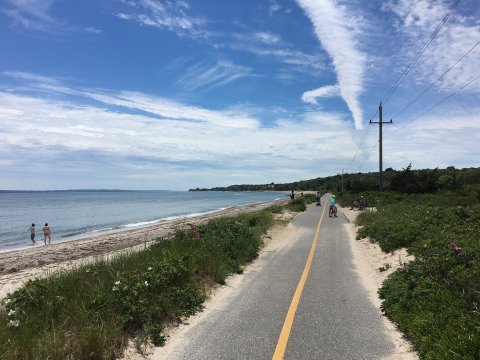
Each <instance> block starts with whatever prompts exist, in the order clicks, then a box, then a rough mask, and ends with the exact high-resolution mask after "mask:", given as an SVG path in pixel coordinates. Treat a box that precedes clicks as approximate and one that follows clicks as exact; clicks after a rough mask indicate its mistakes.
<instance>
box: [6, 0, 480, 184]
mask: <svg viewBox="0 0 480 360" xmlns="http://www.w3.org/2000/svg"><path fill="white" fill-rule="evenodd" d="M453 4H454V1H452V0H449V1H446V0H390V1H375V0H371V1H360V0H338V1H334V0H228V1H219V0H216V1H213V0H196V1H193V0H177V1H173V0H136V1H135V0H82V1H72V0H6V1H2V2H1V3H0V53H1V54H2V56H0V119H1V120H0V121H1V123H0V138H1V141H0V152H1V154H2V156H1V158H0V170H1V172H2V176H1V177H0V189H33V190H41V189H72V188H122V189H171V190H185V189H188V188H192V187H197V186H198V187H213V186H224V185H231V184H244V183H270V182H272V181H273V182H279V183H280V182H290V181H296V180H300V179H310V178H315V177H318V176H328V175H334V174H337V173H341V172H342V170H343V171H345V172H359V171H360V172H366V171H377V170H378V143H377V141H378V126H376V125H369V124H368V121H369V120H370V119H373V120H375V121H377V120H378V115H377V114H375V112H376V109H377V108H378V104H379V102H380V101H382V100H383V102H384V108H383V113H384V120H389V119H391V118H393V121H394V124H392V125H385V126H384V129H385V131H384V167H385V168H386V167H393V168H395V169H401V168H402V167H406V166H407V165H408V164H409V163H412V165H413V167H414V168H426V167H428V168H434V167H437V166H438V167H446V166H450V165H454V166H456V167H459V168H461V167H471V166H479V162H478V154H480V141H478V139H480V119H479V114H480V101H479V100H480V79H478V76H480V61H479V59H480V44H478V42H479V41H480V2H479V1H478V0H463V1H461V2H460V4H459V5H458V6H457V7H456V8H455V10H454V11H453V12H452V13H451V15H450V16H449V17H448V19H447V21H446V22H445V24H444V25H443V26H442V27H441V29H440V31H438V34H437V35H436V36H435V38H434V39H433V41H431V43H430V44H429V46H428V47H427V48H426V49H425V51H424V52H423V53H422V55H421V56H420V57H419V58H418V61H417V62H416V63H415V66H413V67H412V69H411V71H410V72H409V73H408V75H407V76H406V77H405V78H404V79H403V80H402V81H401V83H400V84H399V86H398V88H396V89H395V91H394V92H393V93H391V92H390V93H389V89H390V88H391V87H392V85H394V84H395V82H396V81H397V80H398V79H399V78H400V76H401V75H402V73H403V72H404V71H405V70H406V69H407V67H408V65H409V64H410V63H411V62H412V60H413V59H414V58H415V57H416V55H417V54H419V51H420V49H422V47H423V46H424V45H425V43H426V42H427V40H428V39H429V38H430V36H431V34H432V33H433V31H434V30H435V29H436V27H437V26H438V25H439V24H440V23H441V22H442V19H444V18H445V16H446V15H447V14H448V12H449V9H450V8H451V7H452V5H453ZM477 44H478V46H477ZM459 60H460V61H459ZM449 69H450V70H449ZM447 70H449V71H448V72H447ZM445 73H446V74H445ZM444 74H445V75H444ZM427 89H428V90H427ZM455 92H456V93H455ZM422 93H423V95H422ZM454 93H455V94H454ZM449 96H450V97H449ZM444 99H446V100H445V101H443V102H442V100H444ZM440 102H441V103H440ZM438 103H440V104H439V105H438V106H435V105H437V104H438Z"/></svg>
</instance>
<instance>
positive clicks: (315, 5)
mask: <svg viewBox="0 0 480 360" xmlns="http://www.w3.org/2000/svg"><path fill="white" fill-rule="evenodd" d="M297 1H298V3H299V5H300V6H301V7H302V8H303V9H304V10H305V12H306V14H307V16H308V17H309V18H310V20H311V21H312V23H313V26H314V29H315V34H316V35H317V37H318V39H319V41H320V43H321V44H322V46H323V48H324V49H325V50H326V52H327V53H328V54H329V55H330V57H331V58H332V62H333V65H334V68H335V71H336V73H337V78H338V86H339V87H340V95H341V96H342V98H343V99H344V100H345V102H346V103H347V105H348V107H349V109H350V111H351V112H352V115H353V118H354V120H355V126H356V128H357V129H359V128H362V127H363V114H362V109H361V107H360V103H359V100H358V98H359V96H360V95H361V93H362V91H363V77H364V71H365V61H366V60H365V55H364V54H363V53H362V52H361V51H360V50H359V44H358V40H357V39H356V36H357V34H358V32H359V29H358V28H357V29H353V28H352V23H353V24H355V23H356V22H355V21H353V20H352V19H354V16H353V14H351V13H349V12H348V8H347V7H345V6H340V5H338V3H337V2H335V1H332V0H297Z"/></svg>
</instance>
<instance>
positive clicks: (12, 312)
mask: <svg viewBox="0 0 480 360" xmlns="http://www.w3.org/2000/svg"><path fill="white" fill-rule="evenodd" d="M13 314H15V310H10V311H9V312H8V314H7V315H8V316H12V315H13Z"/></svg>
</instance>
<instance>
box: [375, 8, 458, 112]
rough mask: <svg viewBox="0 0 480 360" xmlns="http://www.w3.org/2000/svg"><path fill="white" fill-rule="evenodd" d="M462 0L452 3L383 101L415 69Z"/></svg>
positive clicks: (384, 100) (385, 100)
mask: <svg viewBox="0 0 480 360" xmlns="http://www.w3.org/2000/svg"><path fill="white" fill-rule="evenodd" d="M461 1H462V0H455V2H454V4H453V5H452V7H451V8H450V10H449V11H448V13H447V14H446V15H445V16H444V17H443V19H442V21H441V22H440V24H438V25H437V27H436V28H435V30H434V31H433V33H432V34H431V35H430V38H429V39H428V40H427V42H426V43H425V44H424V45H423V47H422V48H421V49H420V51H419V52H418V53H417V55H416V56H415V57H414V58H413V60H412V62H411V63H410V65H408V67H407V68H406V69H405V71H404V72H403V73H402V75H401V76H400V78H399V79H398V80H397V81H396V82H395V83H394V84H393V85H392V87H390V89H389V90H388V91H387V93H386V94H385V96H384V98H383V99H382V103H384V104H385V103H386V102H387V101H388V100H389V99H390V98H391V97H392V95H393V94H394V93H395V91H396V90H397V89H398V87H399V86H400V84H401V83H402V81H403V80H404V79H405V77H406V76H407V75H408V73H409V72H410V71H411V70H412V69H413V67H414V66H415V64H416V63H417V61H418V60H419V59H420V57H421V56H422V54H423V53H424V52H425V50H427V48H428V46H429V45H430V44H431V42H432V41H433V39H435V37H436V36H437V34H438V33H439V31H440V30H441V29H442V27H443V25H445V23H446V22H447V20H448V18H449V17H450V15H452V13H453V11H454V10H455V8H456V7H457V6H458V4H460V2H461Z"/></svg>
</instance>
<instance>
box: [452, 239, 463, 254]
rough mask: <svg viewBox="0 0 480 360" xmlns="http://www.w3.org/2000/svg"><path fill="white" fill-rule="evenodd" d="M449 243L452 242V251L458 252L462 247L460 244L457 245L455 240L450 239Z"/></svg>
mask: <svg viewBox="0 0 480 360" xmlns="http://www.w3.org/2000/svg"><path fill="white" fill-rule="evenodd" d="M451 244H452V249H453V251H455V252H456V253H457V254H458V253H459V252H460V251H462V248H461V247H460V246H458V245H457V243H456V242H455V241H452V242H451Z"/></svg>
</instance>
